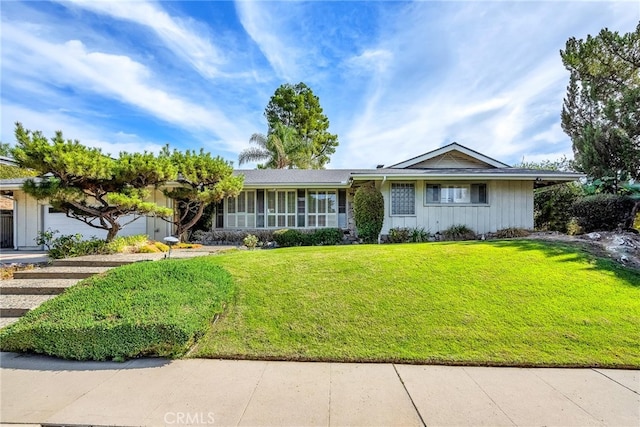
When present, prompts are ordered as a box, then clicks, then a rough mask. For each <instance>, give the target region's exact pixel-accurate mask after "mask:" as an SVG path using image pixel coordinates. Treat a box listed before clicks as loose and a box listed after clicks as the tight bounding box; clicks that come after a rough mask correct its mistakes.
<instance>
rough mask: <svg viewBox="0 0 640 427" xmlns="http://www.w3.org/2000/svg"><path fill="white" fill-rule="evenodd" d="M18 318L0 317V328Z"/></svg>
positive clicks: (14, 321)
mask: <svg viewBox="0 0 640 427" xmlns="http://www.w3.org/2000/svg"><path fill="white" fill-rule="evenodd" d="M18 320H20V318H19V317H0V329H2V328H4V327H5V326H9V325H11V324H12V323H16V322H17V321H18ZM3 425H4V424H3Z"/></svg>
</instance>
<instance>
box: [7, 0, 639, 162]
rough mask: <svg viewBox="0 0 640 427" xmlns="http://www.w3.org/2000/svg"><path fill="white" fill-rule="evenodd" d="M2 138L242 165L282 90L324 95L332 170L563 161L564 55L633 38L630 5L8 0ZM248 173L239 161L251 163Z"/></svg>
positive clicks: (635, 8) (635, 13) (567, 147)
mask: <svg viewBox="0 0 640 427" xmlns="http://www.w3.org/2000/svg"><path fill="white" fill-rule="evenodd" d="M0 7H1V9H0V10H1V19H2V23H1V24H2V27H1V38H2V50H1V55H2V56H1V58H0V59H1V72H2V74H1V89H2V92H1V106H0V108H1V111H0V112H1V115H2V119H1V125H2V129H1V139H2V141H3V142H11V143H13V142H14V136H13V130H14V123H15V122H16V121H20V122H22V123H23V124H24V125H25V127H27V128H28V129H34V130H41V131H43V132H44V133H45V134H46V135H48V136H52V135H53V133H54V131H55V130H62V131H63V132H64V134H65V136H66V137H67V138H73V139H78V140H80V141H81V142H82V143H84V144H86V145H92V146H99V147H102V148H103V150H104V151H105V152H107V153H111V154H115V153H117V152H118V151H121V150H125V151H141V150H152V151H157V150H158V149H159V148H160V147H162V146H163V145H165V144H167V143H169V144H170V145H171V146H172V147H175V148H180V149H187V148H191V149H199V148H201V147H203V148H204V149H206V150H207V151H210V152H211V153H213V154H218V155H221V156H223V157H224V158H226V159H227V160H233V161H235V162H236V164H237V157H238V153H239V152H240V151H241V150H242V149H244V148H247V147H248V146H249V142H248V141H249V138H250V136H251V135H252V134H253V133H255V132H261V133H265V132H266V130H267V127H266V120H265V119H264V117H263V111H264V108H265V106H266V105H267V103H268V102H269V98H270V97H271V95H272V94H273V92H274V91H275V89H276V88H277V87H278V86H280V85H281V84H282V83H286V82H289V83H297V82H300V81H302V82H305V83H306V84H307V85H308V86H310V87H311V88H312V90H313V91H314V93H315V94H316V95H318V96H319V98H320V103H321V105H322V107H323V108H324V112H325V114H326V115H327V116H328V118H329V120H330V122H331V127H330V129H329V130H330V131H331V132H332V133H336V134H338V138H339V142H340V145H339V147H338V148H337V151H336V153H335V154H334V155H333V157H332V160H331V163H330V164H329V166H328V167H330V168H351V167H353V168H370V167H375V165H377V164H387V165H389V164H393V163H397V162H400V161H402V160H405V159H407V158H411V157H414V156H416V155H419V154H421V153H424V152H427V151H430V150H433V149H435V148H438V147H441V146H443V145H446V144H448V143H451V142H454V141H456V142H458V143H460V144H462V145H465V146H467V147H470V148H472V149H475V150H477V151H480V152H482V153H484V154H486V155H489V156H491V157H494V158H496V159H498V160H501V161H504V162H506V163H509V164H514V163H518V162H520V161H521V160H522V159H523V158H524V159H525V160H527V161H538V160H542V159H555V158H558V157H560V156H561V155H563V154H566V155H568V156H571V142H570V140H569V138H568V137H567V136H566V135H565V134H564V133H563V132H562V129H561V128H560V111H561V108H562V99H563V97H564V94H565V88H566V85H567V83H568V72H567V71H566V70H565V69H564V68H563V66H562V62H561V60H560V55H559V50H560V49H562V48H564V45H565V42H566V40H567V39H568V38H569V37H571V36H575V37H578V38H585V37H586V36H587V34H592V35H595V34H596V33H598V31H599V30H600V29H601V28H603V27H608V28H609V29H611V30H616V31H620V32H629V31H633V30H634V29H635V26H636V25H637V24H638V21H639V20H640V2H639V1H628V2H625V1H617V2H564V1H544V2H520V1H518V2H516V1H499V2H490V1H479V2H456V1H446V2H431V1H419V2H400V1H389V2H381V1H372V2H366V1H350V2H337V1H312V2H269V1H252V2H249V1H237V2H227V1H177V2H171V1H162V2H159V1H143V0H138V1H129V2H124V1H123V2H120V1H95V0H77V1H59V2H40V1H22V2H20V1H2V3H1V4H0ZM250 166H251V165H250Z"/></svg>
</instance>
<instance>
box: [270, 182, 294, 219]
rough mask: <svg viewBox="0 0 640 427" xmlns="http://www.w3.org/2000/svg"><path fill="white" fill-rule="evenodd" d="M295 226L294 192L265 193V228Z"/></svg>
mask: <svg viewBox="0 0 640 427" xmlns="http://www.w3.org/2000/svg"><path fill="white" fill-rule="evenodd" d="M295 226H296V191H295V190H270V191H267V227H295Z"/></svg>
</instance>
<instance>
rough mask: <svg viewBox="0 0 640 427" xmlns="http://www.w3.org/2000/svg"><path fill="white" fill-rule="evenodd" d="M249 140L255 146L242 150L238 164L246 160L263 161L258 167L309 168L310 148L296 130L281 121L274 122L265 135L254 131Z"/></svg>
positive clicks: (246, 161)
mask: <svg viewBox="0 0 640 427" xmlns="http://www.w3.org/2000/svg"><path fill="white" fill-rule="evenodd" d="M249 142H251V143H253V144H256V145H257V147H251V148H247V149H246V150H243V151H242V152H241V153H240V155H239V157H238V163H239V164H240V165H242V164H244V163H248V162H258V161H264V163H262V164H259V165H258V169H285V168H289V169H292V168H299V169H309V167H310V162H311V150H310V146H309V144H305V143H304V141H303V140H302V138H300V137H299V136H298V132H297V131H296V130H295V129H294V128H292V127H289V126H285V125H283V124H282V123H276V124H275V125H274V127H273V128H272V129H271V131H270V132H269V134H268V135H267V136H265V135H263V134H261V133H254V134H253V135H252V136H251V139H250V140H249Z"/></svg>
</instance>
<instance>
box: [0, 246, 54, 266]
mask: <svg viewBox="0 0 640 427" xmlns="http://www.w3.org/2000/svg"><path fill="white" fill-rule="evenodd" d="M48 260H49V257H48V256H47V252H45V251H14V250H12V249H11V250H9V249H0V264H13V263H22V264H36V263H40V262H47V261H48Z"/></svg>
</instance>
